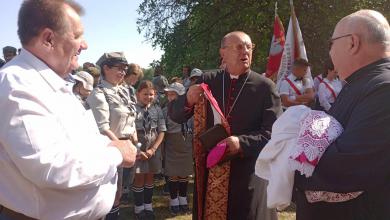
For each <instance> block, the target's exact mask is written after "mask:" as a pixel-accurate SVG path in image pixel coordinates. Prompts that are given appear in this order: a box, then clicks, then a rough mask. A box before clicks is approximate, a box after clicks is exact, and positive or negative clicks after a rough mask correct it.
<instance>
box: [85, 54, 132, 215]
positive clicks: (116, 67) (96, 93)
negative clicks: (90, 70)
mask: <svg viewBox="0 0 390 220" xmlns="http://www.w3.org/2000/svg"><path fill="white" fill-rule="evenodd" d="M97 64H98V65H99V66H100V68H101V74H102V79H101V81H100V83H99V84H98V86H97V87H96V88H94V90H93V91H92V93H91V95H90V96H88V98H87V103H88V104H89V106H90V107H91V110H92V112H93V115H94V116H95V120H96V123H97V125H98V128H99V130H100V132H101V133H102V134H104V135H106V136H107V137H108V138H110V139H111V140H119V139H120V140H130V141H132V142H133V143H134V144H135V143H137V142H138V140H137V133H136V130H135V116H136V109H135V103H133V102H131V100H130V97H129V95H128V93H127V91H126V89H125V88H124V87H123V86H122V85H121V82H122V80H123V77H124V75H125V73H126V71H127V61H126V58H125V57H124V55H123V53H121V52H112V53H105V54H103V55H102V56H101V57H100V59H99V60H98V62H97ZM122 173H123V168H118V181H117V185H118V190H117V193H116V197H115V201H114V206H113V208H112V209H111V211H110V212H109V213H108V214H107V216H106V217H105V219H106V220H115V219H117V218H118V216H119V204H120V197H121V195H122Z"/></svg>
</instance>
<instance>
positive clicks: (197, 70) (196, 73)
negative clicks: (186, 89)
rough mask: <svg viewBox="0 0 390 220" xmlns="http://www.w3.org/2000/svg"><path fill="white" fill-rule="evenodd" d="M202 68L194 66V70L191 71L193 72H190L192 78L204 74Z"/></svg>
mask: <svg viewBox="0 0 390 220" xmlns="http://www.w3.org/2000/svg"><path fill="white" fill-rule="evenodd" d="M202 74H203V73H202V70H200V69H198V68H194V69H193V70H192V71H191V74H190V78H192V77H196V76H202Z"/></svg>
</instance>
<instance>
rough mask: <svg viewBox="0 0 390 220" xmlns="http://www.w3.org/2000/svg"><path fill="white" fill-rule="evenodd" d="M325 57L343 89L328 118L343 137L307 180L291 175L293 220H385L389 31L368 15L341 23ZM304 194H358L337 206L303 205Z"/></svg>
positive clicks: (378, 17) (389, 153)
mask: <svg viewBox="0 0 390 220" xmlns="http://www.w3.org/2000/svg"><path fill="white" fill-rule="evenodd" d="M329 43H330V56H331V58H332V61H333V63H334V67H335V70H336V71H337V72H338V73H339V77H340V78H341V79H342V80H345V82H346V84H345V86H344V87H343V89H342V90H341V92H340V94H339V96H338V97H337V100H336V101H335V103H334V105H332V107H331V109H330V110H329V114H331V115H332V116H333V117H335V118H336V119H337V120H338V121H339V122H340V123H341V125H342V126H343V128H344V132H343V133H342V134H341V135H340V136H339V137H338V138H337V139H336V141H334V142H333V143H332V144H331V145H330V146H329V147H328V149H327V151H326V152H325V153H324V155H323V156H322V158H321V160H320V161H319V164H318V165H317V167H316V169H315V171H314V173H313V176H312V177H310V178H305V177H304V176H301V175H298V174H296V175H295V190H294V192H295V199H296V204H297V220H312V219H315V220H330V219H332V220H355V219H356V220H357V219H361V220H388V219H390V135H389V134H390V133H389V132H390V102H389V101H388V100H389V98H390V27H389V23H388V21H387V20H386V18H385V17H384V16H383V15H382V14H380V13H379V12H376V11H373V10H360V11H357V12H355V13H353V14H351V15H348V16H347V17H344V18H343V19H341V20H340V21H339V22H338V24H337V25H336V28H335V30H334V32H333V36H332V38H331V39H330V42H329ZM305 190H316V191H330V192H339V193H347V192H356V191H363V193H362V194H361V195H360V196H359V197H357V198H355V199H352V200H349V201H347V202H340V203H326V202H317V203H308V202H307V199H306V197H305V193H304V191H305Z"/></svg>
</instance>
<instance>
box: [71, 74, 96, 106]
mask: <svg viewBox="0 0 390 220" xmlns="http://www.w3.org/2000/svg"><path fill="white" fill-rule="evenodd" d="M73 78H74V79H75V80H76V84H75V85H74V86H73V93H74V94H75V96H76V97H77V98H78V99H79V100H80V102H81V104H82V105H83V106H84V108H85V109H89V105H88V103H87V97H88V96H89V95H90V94H91V92H92V90H93V76H92V75H91V74H89V73H87V72H85V71H79V72H76V74H74V75H73Z"/></svg>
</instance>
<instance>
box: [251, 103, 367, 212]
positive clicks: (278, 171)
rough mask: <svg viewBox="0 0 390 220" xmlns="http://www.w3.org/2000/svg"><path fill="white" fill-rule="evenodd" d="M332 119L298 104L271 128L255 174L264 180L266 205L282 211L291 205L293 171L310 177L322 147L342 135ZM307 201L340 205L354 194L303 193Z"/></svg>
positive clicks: (338, 125) (339, 126) (354, 196)
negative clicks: (269, 137) (270, 133)
mask: <svg viewBox="0 0 390 220" xmlns="http://www.w3.org/2000/svg"><path fill="white" fill-rule="evenodd" d="M342 131H343V128H342V126H341V125H340V123H339V122H337V120H336V119H334V118H333V117H332V116H330V115H327V114H326V113H325V112H322V111H314V110H311V109H310V108H308V107H306V106H303V105H300V106H293V107H290V108H288V109H287V111H286V112H284V113H283V114H282V115H281V116H280V117H279V118H278V119H277V120H276V121H275V123H274V125H273V126H272V135H271V140H270V141H269V142H268V144H267V145H266V146H265V147H264V149H263V150H262V151H261V153H260V154H259V156H258V158H257V161H256V165H255V174H256V175H257V176H259V177H261V178H263V179H266V180H268V182H269V183H268V186H267V206H268V207H269V208H277V209H279V210H282V209H284V208H286V207H287V206H289V204H290V202H291V196H292V189H293V185H294V172H295V170H298V171H299V172H300V173H301V174H302V175H305V176H306V177H309V176H311V175H312V173H313V171H314V169H315V166H316V165H317V163H318V161H319V160H320V158H321V156H322V155H323V153H324V152H325V150H326V148H327V147H328V146H329V145H330V144H331V143H332V142H333V141H334V140H335V139H336V138H337V137H338V136H339V135H340V134H341V133H342ZM305 194H306V198H307V199H308V201H309V202H318V201H326V202H342V201H348V200H350V199H353V198H356V197H357V196H359V195H360V194H361V192H358V193H343V194H340V193H332V192H324V191H321V192H320V191H306V192H305Z"/></svg>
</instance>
